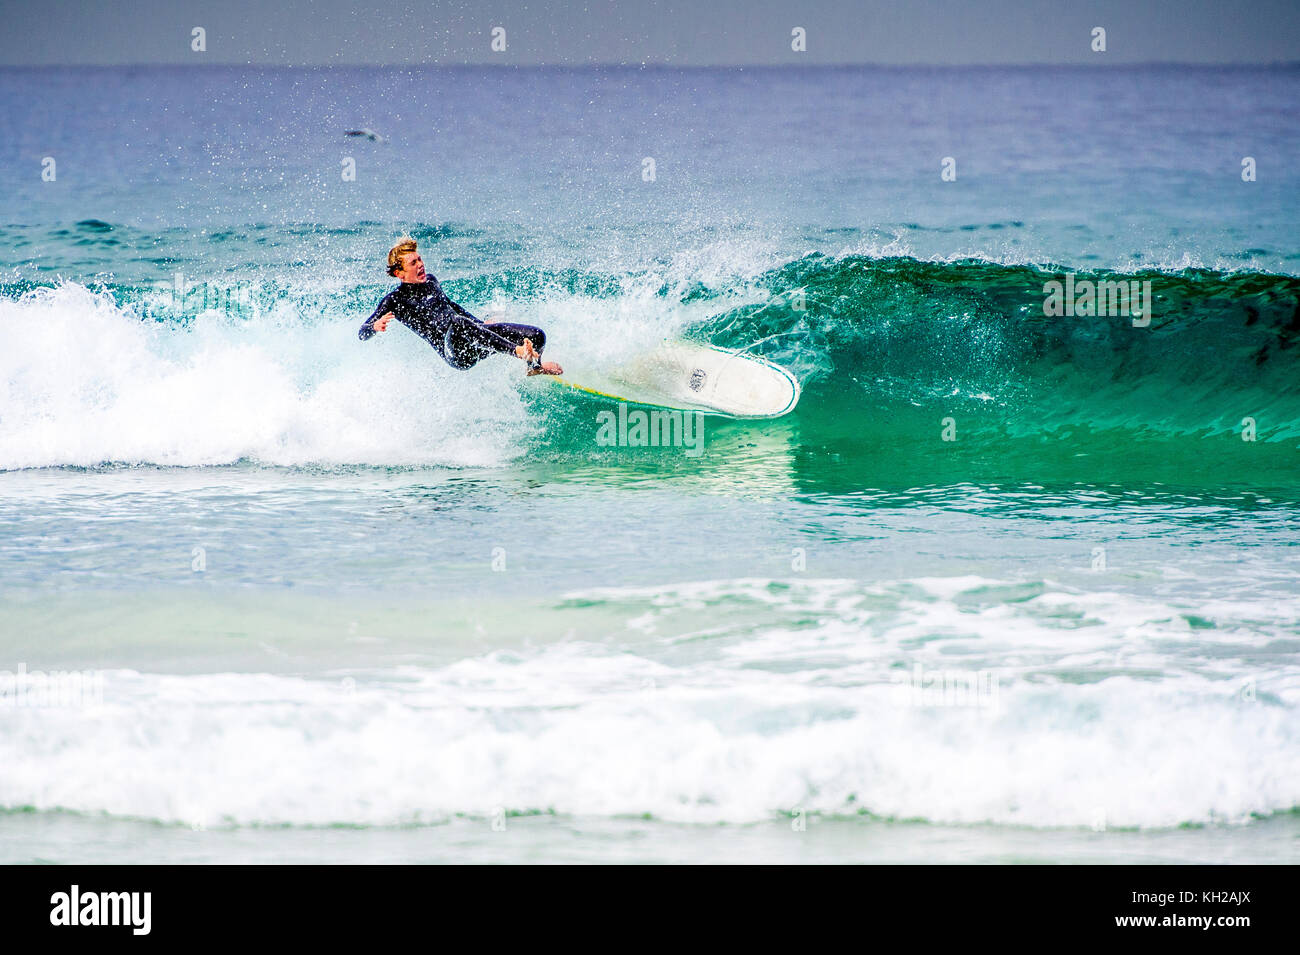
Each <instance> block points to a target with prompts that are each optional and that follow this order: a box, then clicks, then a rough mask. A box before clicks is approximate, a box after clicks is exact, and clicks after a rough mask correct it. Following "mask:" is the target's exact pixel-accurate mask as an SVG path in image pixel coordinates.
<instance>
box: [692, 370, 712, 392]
mask: <svg viewBox="0 0 1300 955" xmlns="http://www.w3.org/2000/svg"><path fill="white" fill-rule="evenodd" d="M707 377H708V376H707V375H705V374H704V369H703V368H696V369H695V370H694V371H693V372H691V380H690V386H691V391H699V390H700V389H701V388H703V387H704V379H705V378H707Z"/></svg>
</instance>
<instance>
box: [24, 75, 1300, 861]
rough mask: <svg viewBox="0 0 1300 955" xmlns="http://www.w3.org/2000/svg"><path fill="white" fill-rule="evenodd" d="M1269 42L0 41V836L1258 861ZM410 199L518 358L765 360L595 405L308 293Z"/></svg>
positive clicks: (1272, 637)
mask: <svg viewBox="0 0 1300 955" xmlns="http://www.w3.org/2000/svg"><path fill="white" fill-rule="evenodd" d="M1297 93H1300V71H1298V70H1295V69H1269V70H1249V69H1186V68H1173V67H1161V68H1141V69H1138V68H1131V69H1120V70H1090V69H1043V68H1032V69H1031V68H1024V69H944V70H938V69H935V70H930V69H816V70H784V69H771V70H672V69H662V68H660V69H578V70H559V69H534V70H498V69H430V70H422V71H404V70H240V69H225V68H219V69H204V70H184V69H171V68H168V69H143V68H140V69H103V70H71V69H65V70H44V69H34V70H3V71H0V119H3V126H4V128H5V129H7V130H11V131H13V132H11V134H10V135H9V137H8V138H7V139H6V140H4V141H3V142H0V181H3V183H4V188H3V190H0V325H3V329H4V335H5V341H6V346H5V348H4V349H3V350H0V691H3V692H4V693H7V694H8V695H4V696H3V699H0V703H3V704H4V705H0V767H3V768H2V769H0V833H3V837H0V857H3V858H4V860H5V861H128V862H149V861H240V860H251V861H280V860H284V859H292V860H294V861H343V860H348V859H352V860H357V861H382V860H388V859H391V860H394V861H421V860H438V861H457V860H467V861H511V860H542V859H557V860H563V861H707V860H734V861H740V860H745V859H753V860H771V861H782V860H788V861H854V860H864V861H1056V862H1124V861H1168V862H1177V861H1236V862H1250V861H1260V862H1287V861H1295V860H1296V858H1297V857H1298V856H1300V825H1297V822H1296V820H1297V819H1298V818H1300V816H1297V807H1300V758H1298V757H1300V722H1298V721H1297V706H1300V665H1298V664H1297V653H1298V652H1300V583H1297V580H1298V576H1297V575H1298V574H1300V549H1297V541H1298V538H1297V529H1298V521H1300V468H1298V458H1297V455H1300V360H1298V359H1297V356H1298V355H1300V350H1298V349H1300V269H1297V263H1300V241H1298V240H1300V230H1297V226H1296V222H1297V221H1298V220H1297V214H1298V213H1300V188H1298V187H1300V181H1298V180H1300V174H1297V172H1296V170H1295V168H1294V165H1293V163H1292V162H1291V158H1290V157H1293V156H1294V155H1295V154H1296V151H1297V146H1300V125H1298V124H1297V122H1296V114H1295V110H1294V104H1295V102H1296V101H1297ZM287 104H291V105H287ZM412 104H417V105H412ZM360 127H369V128H372V129H375V130H376V131H378V132H379V133H380V134H382V135H383V136H384V141H368V140H358V139H352V138H346V137H344V136H343V135H342V132H343V130H345V129H350V128H360ZM945 157H951V158H953V159H954V160H955V168H956V170H957V178H956V180H955V181H944V180H943V179H942V178H941V175H940V173H941V168H942V162H943V160H944V158H945ZM1244 157H1250V158H1252V159H1254V161H1255V166H1256V169H1257V179H1256V181H1253V182H1246V181H1243V179H1242V175H1241V172H1242V164H1241V163H1242V159H1243V158H1244ZM47 158H50V159H52V160H53V161H54V169H55V171H56V172H55V178H54V180H53V181H44V180H43V179H42V175H41V173H42V169H43V168H47V167H48V164H46V165H43V160H45V159H47ZM647 158H650V159H653V160H654V177H653V178H652V179H650V180H647V179H646V178H645V177H644V171H645V170H646V168H647V166H646V164H645V160H646V159H647ZM349 160H350V161H351V163H352V164H354V167H355V170H356V177H355V179H345V178H344V175H343V173H344V171H345V170H347V169H348V168H350V167H349V166H347V165H345V163H347V162H348V161H349ZM404 232H409V233H411V234H412V235H414V236H416V237H417V238H418V239H419V241H420V243H421V250H422V253H423V255H424V258H425V260H426V262H427V264H428V265H429V268H430V271H431V272H433V273H434V274H435V275H437V276H438V278H439V279H440V281H442V283H443V285H444V287H445V288H446V289H447V290H448V292H449V293H450V294H451V295H452V296H453V298H455V299H456V300H457V301H460V302H461V303H462V304H464V305H465V306H466V307H467V308H469V309H470V310H471V311H472V312H474V313H475V314H477V315H479V316H481V317H487V316H489V315H493V314H496V315H501V316H503V317H507V318H510V319H513V320H517V321H524V322H528V323H532V324H538V325H541V326H543V327H545V328H546V329H547V333H548V338H549V341H550V345H549V346H548V357H553V358H555V359H556V360H558V361H560V362H561V363H563V362H564V361H565V360H566V356H570V357H572V358H573V359H574V360H578V359H581V360H582V361H585V362H596V363H610V364H612V363H616V362H618V361H622V360H624V359H627V358H630V357H632V356H634V355H635V354H637V353H638V352H640V351H641V350H643V349H644V348H648V347H652V346H653V345H654V344H655V343H657V342H658V341H660V340H662V339H663V338H665V337H674V338H675V337H685V338H690V339H694V340H698V341H705V342H711V343H714V344H718V345H721V346H724V347H728V348H750V349H752V351H753V352H754V353H755V354H761V355H763V356H765V357H767V358H769V359H771V360H774V361H777V362H780V363H781V364H783V365H785V366H786V367H788V368H790V369H791V370H792V371H794V372H795V373H796V374H797V375H798V376H799V378H800V380H801V383H802V385H803V389H804V394H803V398H802V400H801V402H800V405H799V407H798V408H797V409H796V411H795V412H794V413H793V414H791V415H789V416H787V417H784V418H782V419H779V420H776V421H768V422H738V421H726V420H723V419H715V418H708V419H706V422H705V453H703V454H702V455H698V456H696V455H693V454H686V453H685V451H684V449H682V448H673V447H666V448H650V447H645V448H642V447H604V446H602V445H601V444H599V443H598V441H597V440H596V435H597V431H598V421H597V415H598V414H599V413H600V412H601V411H603V410H607V409H608V407H609V405H608V404H607V403H606V402H604V401H602V400H601V399H598V398H594V397H591V396H585V395H578V394H571V393H568V392H564V391H562V390H560V389H557V388H555V387H554V386H553V385H551V384H550V383H548V382H545V381H539V380H536V379H532V380H528V379H524V378H522V377H521V375H520V368H519V366H518V365H517V364H515V363H511V362H507V361H505V360H500V361H492V362H487V363H484V364H483V365H481V366H480V367H479V368H477V369H475V370H474V371H472V372H470V373H458V372H454V371H452V370H451V369H449V368H447V367H446V366H445V365H443V364H442V363H441V361H440V359H438V358H437V356H436V355H434V354H433V352H432V351H431V350H430V349H429V348H428V346H427V345H425V344H424V343H423V342H421V341H420V340H418V339H417V338H416V337H415V336H413V335H410V334H409V333H407V332H405V331H404V330H402V329H398V330H397V331H396V332H395V333H393V334H389V335H386V336H382V337H380V338H378V339H374V340H372V341H370V342H367V343H364V344H363V343H361V342H358V341H357V339H356V328H357V326H358V325H359V324H360V322H361V321H362V320H363V319H364V318H365V317H366V315H368V314H369V313H370V311H371V309H372V308H373V306H374V303H375V302H377V301H378V299H379V298H380V297H381V295H382V294H383V293H384V291H385V290H386V289H387V288H388V287H389V285H390V283H389V282H387V280H386V276H384V274H383V269H382V266H383V257H384V254H385V253H386V251H387V249H388V247H389V245H391V244H392V242H393V240H394V239H395V238H396V237H397V236H398V235H400V234H402V233H404ZM1067 274H1074V275H1075V277H1076V279H1077V280H1078V281H1093V282H1100V281H1103V280H1123V281H1126V282H1129V281H1133V282H1137V283H1138V284H1139V286H1141V283H1143V282H1150V283H1151V285H1150V288H1151V301H1152V306H1151V315H1150V321H1149V322H1143V321H1142V320H1140V319H1139V320H1137V321H1136V322H1135V320H1134V318H1133V317H1132V316H1128V315H1106V316H1097V315H1083V316H1078V315H1076V316H1068V317H1067V316H1060V317H1056V316H1050V317H1049V316H1048V315H1045V314H1044V307H1043V305H1044V299H1045V297H1046V296H1045V293H1044V288H1045V285H1046V284H1047V283H1049V282H1051V281H1054V280H1063V279H1064V277H1065V276H1066V275H1067ZM74 671H75V672H77V673H79V674H87V675H88V676H87V679H88V681H90V682H88V683H87V684H86V685H85V686H86V687H92V688H93V690H86V689H85V687H81V689H78V690H77V692H74V693H71V694H69V693H68V692H66V690H67V687H68V685H69V684H68V680H67V678H60V679H62V680H63V683H62V684H60V686H62V687H63V689H64V690H65V692H64V695H63V696H62V697H58V696H57V694H53V693H49V694H47V695H45V696H40V695H38V693H37V691H36V690H33V689H32V688H33V687H34V686H36V683H35V682H34V681H37V680H38V679H39V680H48V677H40V678H38V677H34V676H32V674H34V673H37V672H39V673H42V674H50V673H54V672H62V673H68V672H74ZM19 674H22V676H19ZM6 681H7V682H6ZM20 684H21V685H22V686H24V687H26V688H27V690H26V692H27V695H25V696H21V697H20V696H19V695H18V693H17V688H18V687H19V686H20ZM41 685H42V686H44V685H45V684H41ZM79 686H80V685H79ZM83 690H84V692H83ZM41 692H44V690H42V691H41Z"/></svg>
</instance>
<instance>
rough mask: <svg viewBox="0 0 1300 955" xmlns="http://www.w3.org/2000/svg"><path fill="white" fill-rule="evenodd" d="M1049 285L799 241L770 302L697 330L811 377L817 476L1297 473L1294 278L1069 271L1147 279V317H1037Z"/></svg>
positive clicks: (1091, 277) (820, 479)
mask: <svg viewBox="0 0 1300 955" xmlns="http://www.w3.org/2000/svg"><path fill="white" fill-rule="evenodd" d="M1053 280H1057V281H1061V282H1062V283H1063V284H1064V280H1065V273H1063V272H1061V273H1057V272H1051V271H1047V270H1043V269H1039V268H1032V267H1007V266H999V265H993V264H989V263H984V262H956V263H950V264H937V263H926V262H919V261H916V260H914V259H906V258H898V259H883V260H880V259H864V258H845V259H840V260H830V259H826V258H822V257H820V256H812V257H808V258H805V259H802V260H799V261H796V262H792V263H790V264H788V265H787V266H785V267H783V268H781V269H778V270H775V271H773V272H771V273H769V274H768V275H766V276H765V277H764V284H765V286H766V288H767V290H768V292H769V293H770V295H771V298H770V299H769V300H768V301H767V302H764V303H762V304H759V305H746V306H743V307H739V308H733V309H730V310H728V311H726V312H723V313H722V314H720V315H718V316H717V317H716V318H715V319H713V320H712V321H710V322H708V323H706V324H705V325H703V326H702V327H700V328H699V329H698V331H699V332H700V333H702V334H705V335H707V336H708V337H709V338H710V339H711V340H712V341H714V342H716V343H718V344H722V345H731V346H739V345H741V344H743V343H746V342H751V341H755V340H759V339H765V338H769V337H770V336H777V337H775V338H771V344H772V346H773V348H772V349H771V350H770V351H768V353H767V354H768V357H771V358H773V359H774V360H776V361H779V362H781V363H783V364H786V365H787V366H788V367H791V368H792V369H795V370H796V371H797V372H798V373H799V374H800V376H801V377H802V378H803V379H804V385H805V392H804V397H803V399H802V401H801V403H800V405H799V408H798V410H797V412H796V416H797V417H798V419H799V449H800V455H799V457H800V462H801V465H802V467H801V469H802V470H803V471H804V472H805V474H804V477H805V478H806V479H808V480H810V481H811V482H812V483H814V484H819V485H826V484H829V485H836V486H853V485H854V484H866V485H868V486H876V485H878V484H880V483H882V482H889V481H891V480H893V481H901V482H922V481H927V482H928V481H945V482H946V481H953V480H957V481H961V480H1000V479H1013V480H1018V481H1038V482H1042V481H1049V480H1050V481H1089V482H1095V481H1103V482H1104V481H1163V482H1169V483H1178V484H1190V483H1195V484H1201V483H1206V482H1210V483H1215V484H1220V483H1222V484H1239V483H1246V484H1268V485H1275V486H1279V487H1294V486H1296V485H1297V483H1300V482H1298V481H1297V478H1298V477H1300V450H1298V446H1300V279H1297V278H1294V277H1290V276H1277V275H1262V274H1258V273H1237V274H1224V273H1216V272H1209V271H1185V272H1181V273H1176V274H1169V273H1163V272H1137V273H1132V274H1128V275H1122V274H1114V273H1108V272H1106V273H1100V272H1099V273H1091V274H1087V273H1079V274H1076V275H1075V277H1074V285H1075V290H1076V300H1079V299H1080V297H1081V296H1082V295H1083V292H1082V291H1081V290H1084V289H1086V288H1087V286H1085V285H1083V283H1084V282H1085V281H1089V282H1093V283H1098V282H1101V281H1108V282H1116V281H1123V282H1125V283H1133V282H1136V283H1138V289H1139V291H1141V290H1142V289H1143V288H1144V286H1143V285H1142V283H1147V282H1149V283H1150V286H1149V287H1150V290H1151V305H1150V310H1151V315H1150V318H1149V322H1148V321H1147V320H1145V318H1144V317H1142V316H1138V317H1134V316H1132V315H1105V316H1098V315H1075V316H1072V317H1070V316H1064V315H1062V316H1048V315H1045V314H1044V303H1045V300H1046V299H1047V297H1048V296H1047V294H1045V291H1044V288H1045V286H1046V285H1047V283H1049V282H1052V281H1053ZM1130 287H1131V286H1130ZM799 290H802V295H803V303H802V305H803V310H800V302H799V298H798V296H799ZM1107 304H1109V302H1108V303H1107ZM1244 439H1245V440H1244ZM1249 439H1253V440H1249Z"/></svg>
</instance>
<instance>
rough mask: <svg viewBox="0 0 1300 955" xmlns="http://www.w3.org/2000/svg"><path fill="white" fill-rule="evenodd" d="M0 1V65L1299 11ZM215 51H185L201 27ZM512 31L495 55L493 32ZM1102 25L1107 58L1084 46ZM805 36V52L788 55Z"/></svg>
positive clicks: (1013, 41) (1206, 42)
mask: <svg viewBox="0 0 1300 955" xmlns="http://www.w3.org/2000/svg"><path fill="white" fill-rule="evenodd" d="M359 6H360V5H359V4H358V3H357V2H356V0H215V2H214V0H128V2H125V3H113V2H104V0H41V2H29V0H0V24H3V27H2V28H0V65H35V64H56V65H74V64H125V63H171V64H192V63H207V64H222V63H226V64H229V63H237V64H244V63H254V64H267V65H270V64H279V65H292V66H304V65H325V64H337V65H345V64H357V63H376V64H393V65H416V64H429V65H434V64H453V63H481V64H516V65H533V64H542V63H546V64H588V63H641V62H649V63H668V64H675V65H683V66H685V65H736V64H786V63H788V64H827V63H882V64H972V63H978V64H1007V63H1080V64H1098V65H1101V64H1103V63H1153V62H1183V63H1252V64H1253V63H1271V62H1283V61H1291V62H1294V61H1296V60H1297V59H1300V53H1298V52H1297V51H1300V42H1298V41H1300V3H1297V2H1295V0H1258V2H1252V3H1247V4H1239V3H1225V2H1210V0H1147V2H1143V0H1095V2H1091V3H1088V2H1068V0H965V2H960V0H958V2H954V0H914V2H875V0H806V2H793V0H561V2H552V3H544V2H536V0H532V2H520V0H451V2H425V3H406V2H404V0H388V2H385V0H380V2H378V3H372V4H367V5H366V7H365V8H364V9H360V10H359V9H358V7H359ZM196 26H198V27H203V28H204V29H205V30H206V31H207V52H205V53H195V52H192V51H191V50H190V35H191V30H192V29H193V28H194V27H196ZM494 26H501V27H504V28H505V30H506V40H507V50H506V52H504V53H494V52H493V51H492V50H491V48H490V42H491V35H490V31H491V29H492V27H494ZM1095 26H1101V27H1104V28H1105V29H1106V31H1107V52H1106V53H1104V54H1097V53H1093V52H1092V51H1091V50H1090V49H1089V43H1090V40H1091V30H1092V28H1093V27H1095ZM794 27H804V28H805V29H806V30H807V37H808V40H807V52H806V53H802V54H799V53H795V52H793V51H792V50H791V48H790V39H791V30H792V28H794Z"/></svg>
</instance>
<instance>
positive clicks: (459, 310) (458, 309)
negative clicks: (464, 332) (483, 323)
mask: <svg viewBox="0 0 1300 955" xmlns="http://www.w3.org/2000/svg"><path fill="white" fill-rule="evenodd" d="M447 302H448V304H450V305H451V307H452V310H453V311H455V313H456V314H457V315H464V316H465V317H466V318H473V319H474V321H476V322H477V321H478V319H477V318H474V316H473V315H471V314H470V313H469V312H467V311H465V310H464V309H463V308H461V307H460V306H459V305H457V304H456V303H455V302H453V301H452V300H451V299H447Z"/></svg>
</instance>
